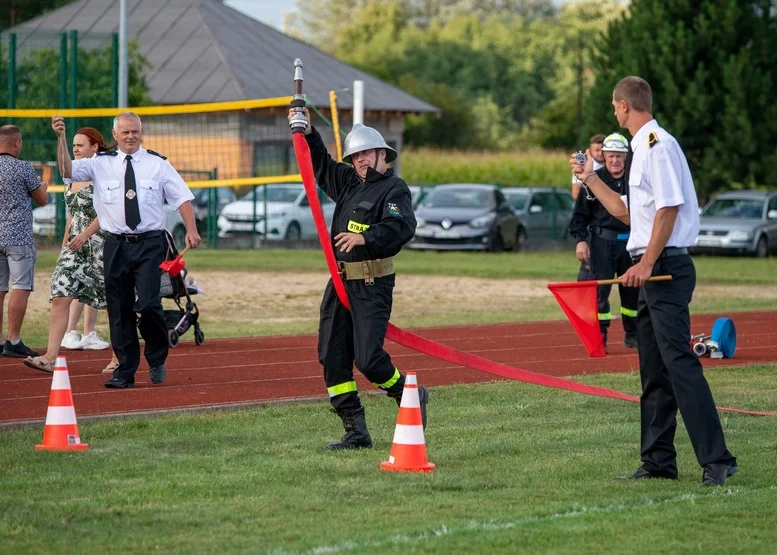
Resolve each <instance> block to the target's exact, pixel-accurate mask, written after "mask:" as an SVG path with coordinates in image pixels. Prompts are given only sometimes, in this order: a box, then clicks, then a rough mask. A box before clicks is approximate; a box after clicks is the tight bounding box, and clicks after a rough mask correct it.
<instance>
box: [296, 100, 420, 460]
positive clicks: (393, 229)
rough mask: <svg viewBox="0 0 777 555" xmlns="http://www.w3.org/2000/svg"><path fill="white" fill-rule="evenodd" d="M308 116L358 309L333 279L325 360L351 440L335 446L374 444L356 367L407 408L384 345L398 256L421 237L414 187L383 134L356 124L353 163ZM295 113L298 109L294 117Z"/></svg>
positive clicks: (326, 308) (322, 342) (337, 246)
mask: <svg viewBox="0 0 777 555" xmlns="http://www.w3.org/2000/svg"><path fill="white" fill-rule="evenodd" d="M304 114H305V117H306V118H307V120H308V126H307V129H306V130H305V138H306V139H307V142H308V145H309V146H310V154H311V158H312V162H313V170H314V172H315V175H316V181H317V182H318V186H319V187H321V189H323V190H324V192H325V193H326V194H327V195H329V196H330V197H331V198H332V199H334V201H335V211H334V216H333V218H332V227H331V238H332V246H333V248H334V251H335V256H336V258H337V260H338V266H339V269H340V274H341V276H342V278H343V281H344V284H345V290H346V291H347V293H348V300H349V302H350V304H351V310H350V312H349V311H348V309H347V308H346V307H345V306H344V305H343V303H342V302H340V299H339V298H338V297H337V293H336V292H335V288H334V286H333V284H332V280H330V281H329V283H328V284H327V287H326V291H325V292H324V298H323V300H322V302H321V318H320V322H319V330H318V358H319V361H320V362H321V364H322V366H323V367H324V381H325V382H326V387H327V391H328V392H329V399H330V402H331V403H332V408H333V409H334V412H336V413H337V414H338V416H340V418H341V419H342V421H343V426H344V428H345V435H344V436H343V437H342V439H340V441H338V442H333V443H329V444H328V445H327V449H333V450H340V449H358V448H362V447H372V439H371V438H370V434H369V431H368V430H367V424H366V420H365V415H364V407H363V406H362V404H361V401H360V400H359V394H358V392H357V389H356V382H355V381H354V379H353V366H354V364H355V365H356V367H357V368H358V369H359V370H360V371H361V373H362V374H364V375H365V376H366V377H367V378H368V379H369V380H370V381H371V382H372V383H373V384H374V385H375V386H376V387H378V388H380V389H382V390H383V391H385V392H386V394H387V395H388V396H389V397H391V398H392V399H394V400H395V401H396V403H397V405H399V404H400V401H401V399H402V390H403V388H404V385H405V376H404V375H403V374H402V373H401V372H400V371H399V370H398V369H397V368H396V367H395V366H394V364H393V363H392V362H391V357H390V356H389V354H388V353H387V352H386V351H385V350H384V349H383V341H384V339H385V337H386V330H387V328H388V322H389V316H390V315H391V304H392V299H393V292H394V281H395V274H394V260H393V257H394V256H395V255H396V254H397V253H399V251H400V249H401V248H402V246H403V245H404V244H405V243H407V242H408V241H409V240H410V239H411V238H412V237H413V235H414V234H415V227H416V220H415V215H414V214H413V208H412V205H411V200H410V189H408V187H407V184H406V183H405V182H404V181H403V180H402V179H400V178H399V177H398V176H397V175H396V174H395V173H394V171H393V170H391V169H387V168H386V164H389V163H391V162H393V161H394V160H395V159H396V157H397V153H396V151H394V149H392V148H391V147H390V146H388V145H387V144H386V142H385V141H384V140H383V137H382V136H381V134H380V133H379V132H378V131H376V130H375V129H372V128H371V127H366V126H364V125H361V124H356V125H354V126H353V129H352V130H351V132H350V133H349V134H348V136H347V137H346V138H345V144H344V149H345V150H344V152H343V160H344V161H345V162H347V163H338V162H337V161H335V160H333V159H332V157H331V156H330V155H329V153H328V152H327V149H326V146H325V145H324V142H323V140H322V139H321V135H319V133H318V131H316V130H315V129H313V127H312V126H311V125H310V115H309V113H308V111H307V109H305V110H304ZM293 115H294V111H293V110H292V111H290V113H289V119H291V117H292V116H293ZM349 164H350V165H349ZM418 394H419V399H420V403H421V413H422V417H423V423H424V426H426V403H427V400H428V393H427V391H426V389H425V388H423V387H419V388H418Z"/></svg>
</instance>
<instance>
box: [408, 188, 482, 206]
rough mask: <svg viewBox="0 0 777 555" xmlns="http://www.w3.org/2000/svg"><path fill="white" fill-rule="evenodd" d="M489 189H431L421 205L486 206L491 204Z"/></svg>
mask: <svg viewBox="0 0 777 555" xmlns="http://www.w3.org/2000/svg"><path fill="white" fill-rule="evenodd" d="M493 198H494V195H493V193H492V192H491V190H490V189H443V188H439V187H438V188H437V189H434V190H433V191H431V192H430V193H429V194H428V195H426V197H424V200H423V201H422V202H421V206H423V207H425V208H488V207H489V206H492V205H493Z"/></svg>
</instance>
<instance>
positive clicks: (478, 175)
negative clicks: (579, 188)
mask: <svg viewBox="0 0 777 555" xmlns="http://www.w3.org/2000/svg"><path fill="white" fill-rule="evenodd" d="M401 161H402V164H401V172H402V177H403V178H404V179H405V181H407V183H409V184H411V185H424V184H439V183H496V184H499V185H502V186H504V187H527V186H539V185H555V186H561V187H567V186H569V183H570V179H571V173H570V169H569V153H567V152H560V151H543V150H536V151H521V152H473V151H466V152H456V151H443V150H432V149H417V150H416V149H405V150H403V151H402V158H401Z"/></svg>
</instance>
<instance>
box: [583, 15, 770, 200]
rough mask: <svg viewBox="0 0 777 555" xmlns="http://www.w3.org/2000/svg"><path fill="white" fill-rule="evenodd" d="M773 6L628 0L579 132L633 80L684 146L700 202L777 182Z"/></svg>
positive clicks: (598, 122) (600, 56)
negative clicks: (645, 87) (621, 84)
mask: <svg viewBox="0 0 777 555" xmlns="http://www.w3.org/2000/svg"><path fill="white" fill-rule="evenodd" d="M775 52H777V2H775V1H773V0H758V1H742V0H714V1H709V0H708V1H701V0H676V1H674V2H654V1H651V0H634V1H633V2H632V4H631V8H630V10H629V11H628V12H627V13H626V14H625V15H624V17H623V18H622V19H620V20H618V21H615V22H613V23H611V24H610V26H609V27H608V29H607V32H606V34H605V35H604V36H603V38H602V39H601V41H600V43H599V45H598V50H597V55H596V56H595V58H594V61H593V65H594V68H595V71H596V74H597V77H596V82H595V84H594V86H593V87H592V89H591V92H590V96H589V99H588V103H587V108H586V116H585V127H584V134H586V133H590V132H592V131H594V130H598V129H601V128H602V122H603V121H606V122H609V123H610V124H612V125H615V121H614V117H613V116H612V106H611V104H610V102H611V99H612V88H613V86H614V85H615V83H616V82H617V81H618V80H619V79H621V78H622V77H625V76H627V75H639V76H640V77H643V78H644V79H646V80H647V81H648V82H649V83H650V85H651V88H652V89H653V112H654V114H655V116H656V118H657V119H658V121H659V123H660V124H661V125H662V126H664V127H666V128H667V130H668V131H669V132H670V133H672V134H673V135H675V137H677V139H678V141H679V142H680V145H681V146H682V147H683V149H684V150H685V153H686V156H687V158H688V162H689V164H690V166H691V170H692V172H693V175H694V181H695V183H696V186H697V191H698V192H699V194H700V196H701V197H702V199H705V198H707V197H708V196H709V195H710V194H711V193H714V192H716V191H719V190H722V189H729V188H744V187H751V186H753V185H756V184H761V185H777V174H775V172H774V171H773V170H774V164H775V162H777V147H776V145H777V103H775V102H774V91H775V90H777V56H775V55H774V53H775Z"/></svg>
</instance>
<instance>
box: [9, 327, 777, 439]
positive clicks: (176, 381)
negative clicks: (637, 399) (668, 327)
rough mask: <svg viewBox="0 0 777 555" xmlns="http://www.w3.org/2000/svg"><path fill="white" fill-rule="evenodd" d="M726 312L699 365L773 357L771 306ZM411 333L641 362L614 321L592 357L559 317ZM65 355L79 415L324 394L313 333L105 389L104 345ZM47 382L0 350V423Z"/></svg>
mask: <svg viewBox="0 0 777 555" xmlns="http://www.w3.org/2000/svg"><path fill="white" fill-rule="evenodd" d="M715 318H716V316H712V315H702V316H698V317H694V318H693V319H692V331H693V333H702V332H704V333H709V331H710V329H711V328H712V323H713V322H714V321H715ZM731 318H732V320H733V321H734V323H735V325H736V328H737V350H736V356H735V358H734V359H733V360H711V359H708V358H705V359H703V363H704V366H705V368H710V367H715V366H733V365H749V364H766V363H777V352H776V351H775V349H774V344H775V343H776V342H777V313H776V312H750V313H738V314H734V315H731ZM205 331H206V333H207V330H205ZM417 332H418V333H419V334H420V335H422V336H424V337H427V338H429V339H432V340H434V341H438V342H440V343H442V344H444V345H448V346H450V347H454V348H456V349H459V350H462V351H466V352H470V353H474V354H477V355H480V356H482V357H485V358H488V359H491V360H494V361H496V362H501V363H503V364H507V365H509V366H514V367H517V368H522V369H524V370H531V371H534V372H540V373H543V374H548V375H553V376H575V375H580V374H598V373H603V372H631V371H634V370H637V369H638V360H637V355H636V353H635V352H634V351H630V350H628V349H626V348H625V347H623V344H622V340H623V332H622V329H621V327H620V325H619V323H614V325H613V327H612V328H611V332H610V341H609V343H610V344H609V348H610V354H609V356H608V357H607V358H589V357H588V355H587V353H586V351H585V349H584V348H583V346H582V343H581V342H580V340H579V338H578V337H577V335H576V334H575V332H574V331H573V330H572V327H571V326H570V324H569V323H568V322H564V321H562V322H536V323H524V324H498V325H489V326H468V327H463V326H462V327H458V326H457V327H444V328H426V329H421V330H417ZM386 349H387V350H388V352H389V353H390V354H391V356H392V358H393V360H394V363H395V364H396V365H397V366H398V367H399V368H400V369H401V370H403V371H414V372H417V373H418V380H419V383H421V384H422V385H427V386H435V385H451V384H457V383H478V382H489V381H493V380H502V379H503V378H498V377H496V376H492V375H490V374H485V373H483V372H479V371H477V370H470V369H468V368H464V367H461V366H454V365H451V364H450V363H447V362H445V361H441V360H438V359H435V358H432V357H429V356H427V355H422V354H420V353H417V352H415V351H411V350H410V349H407V348H405V347H401V346H399V345H397V344H395V343H392V342H387V343H386ZM63 354H64V355H65V356H66V357H67V362H68V369H69V374H70V384H71V388H72V390H73V397H74V403H75V408H76V414H77V415H78V416H79V417H84V416H98V415H119V414H131V413H143V412H153V411H163V410H170V409H200V408H207V407H215V406H228V405H239V404H249V403H261V402H267V401H281V400H299V399H309V398H320V399H325V398H326V390H325V388H324V384H323V378H322V372H321V367H320V365H319V363H318V360H317V355H316V336H315V335H299V336H292V335H287V336H276V337H256V338H242V339H219V340H206V342H205V344H204V345H202V346H200V347H197V346H195V345H194V343H193V342H181V344H180V346H179V347H178V348H176V349H172V350H171V351H170V356H169V358H168V360H167V369H168V371H167V380H166V381H165V383H163V384H161V385H151V383H150V382H149V380H148V366H146V365H145V362H144V363H143V364H142V365H141V368H140V370H138V373H137V375H136V381H135V388H134V389H127V390H109V389H105V388H104V387H103V383H104V382H105V380H106V377H105V376H102V375H101V374H100V371H101V369H102V368H104V367H105V365H106V364H107V362H108V355H107V354H106V352H105V351H63ZM355 375H356V381H357V382H358V384H359V388H360V389H362V390H372V389H374V387H373V386H372V385H371V384H369V382H368V381H367V380H365V379H364V377H363V376H362V375H361V374H360V373H359V372H355ZM50 387H51V374H47V373H44V372H39V371H36V370H33V369H30V368H27V367H26V366H24V365H23V364H22V362H21V359H13V358H8V357H2V356H0V424H12V423H20V422H29V421H39V422H43V421H44V420H45V416H46V410H47V407H48V397H49V389H50Z"/></svg>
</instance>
